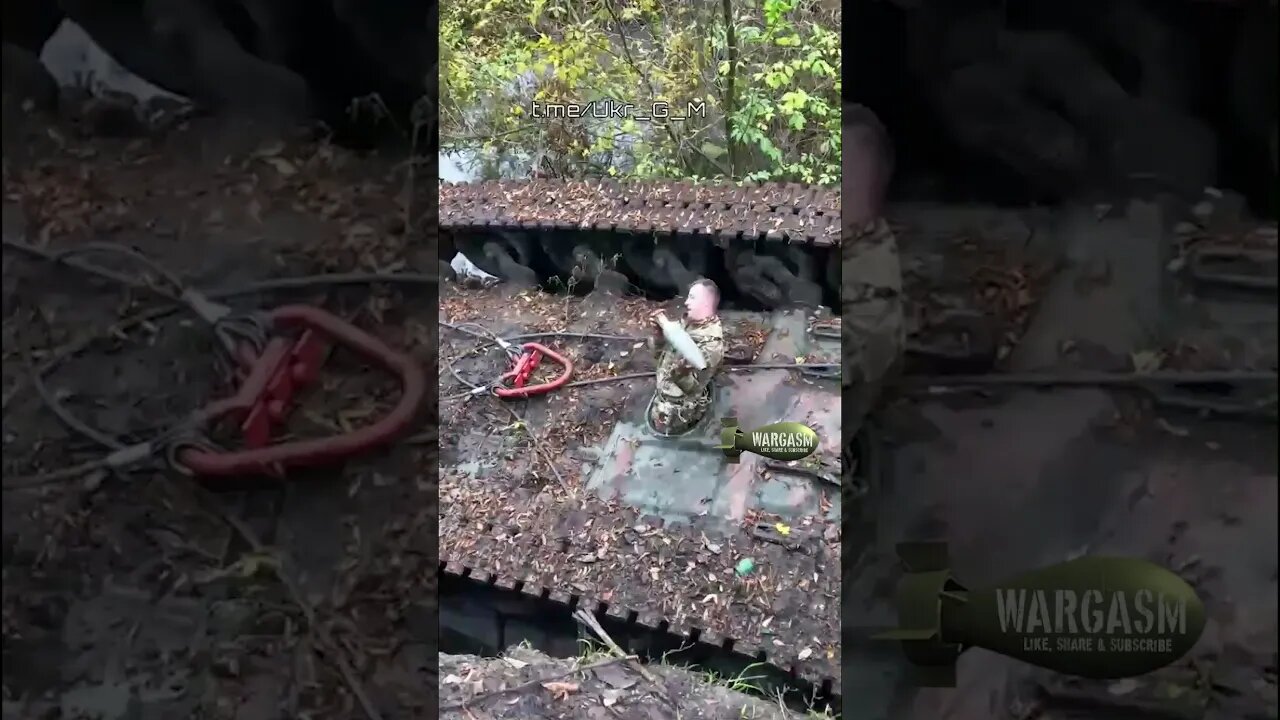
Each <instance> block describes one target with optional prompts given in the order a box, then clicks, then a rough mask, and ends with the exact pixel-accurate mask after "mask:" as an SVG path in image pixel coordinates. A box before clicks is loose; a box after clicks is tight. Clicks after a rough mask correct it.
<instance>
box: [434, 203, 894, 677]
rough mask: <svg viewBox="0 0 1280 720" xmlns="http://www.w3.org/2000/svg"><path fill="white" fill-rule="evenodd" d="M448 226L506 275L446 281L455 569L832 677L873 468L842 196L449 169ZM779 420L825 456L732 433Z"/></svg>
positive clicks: (456, 242)
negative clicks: (847, 387) (860, 443)
mask: <svg viewBox="0 0 1280 720" xmlns="http://www.w3.org/2000/svg"><path fill="white" fill-rule="evenodd" d="M441 225H442V228H443V229H444V230H445V232H446V233H447V234H449V235H451V236H452V242H453V246H452V247H448V248H446V249H445V250H444V252H445V253H451V252H452V251H453V250H454V249H455V248H456V249H459V250H462V251H463V252H464V253H466V254H467V255H468V257H470V258H471V259H472V260H473V261H474V262H475V263H476V264H477V265H479V266H480V267H481V268H482V269H484V270H486V271H488V272H490V273H492V274H494V275H497V276H499V277H501V278H503V279H504V280H505V281H506V282H502V283H499V284H497V285H495V286H491V287H487V288H483V289H476V288H471V289H466V288H463V287H462V286H459V285H453V284H450V285H446V286H445V287H444V288H443V289H442V296H441V309H440V321H441V346H440V352H441V366H442V368H444V370H443V371H442V378H441V391H440V398H441V429H440V432H441V452H442V457H441V487H440V497H441V521H440V522H441V527H440V537H441V560H442V562H443V563H444V566H445V571H446V572H445V575H446V577H445V582H446V584H448V582H450V579H451V578H452V580H453V581H463V580H465V582H468V583H472V584H476V583H479V584H482V585H486V586H489V587H490V588H497V589H505V590H506V591H508V593H509V594H510V595H512V596H513V597H516V596H519V597H521V598H523V599H525V600H527V601H528V602H531V603H534V605H532V606H531V607H536V608H538V609H537V610H536V611H530V612H534V613H536V614H540V615H541V616H542V620H543V621H545V620H546V618H547V617H551V616H555V615H560V616H563V617H564V618H571V616H572V612H571V611H572V610H573V609H576V608H583V609H587V610H590V611H594V612H596V613H597V614H599V615H601V616H602V617H603V618H605V619H606V620H607V621H608V622H610V623H611V625H610V627H611V628H612V629H611V630H610V632H611V634H613V635H614V639H616V640H618V641H619V642H620V643H622V644H623V645H627V646H629V647H631V648H634V649H636V651H637V652H652V651H653V649H654V648H668V649H672V648H676V647H680V646H689V647H701V648H704V649H706V650H707V652H714V653H716V654H719V655H725V654H731V655H734V656H736V657H740V658H744V659H745V662H746V663H751V662H760V663H764V664H766V665H768V666H771V667H772V669H773V670H775V671H776V672H778V673H781V674H783V675H786V676H790V677H792V678H793V679H794V680H795V681H797V682H800V683H802V684H804V685H806V686H808V687H811V688H812V689H813V690H814V691H816V692H819V693H823V694H827V695H836V694H838V693H839V685H840V670H839V667H840V643H839V632H838V631H839V625H840V616H839V597H840V567H841V563H840V553H841V548H840V540H841V533H842V527H841V523H840V522H839V521H840V520H841V517H842V513H844V514H846V515H847V514H848V513H849V508H850V507H851V506H849V505H846V506H845V507H843V508H842V503H841V495H842V492H841V491H842V485H843V486H844V487H845V488H846V489H849V490H852V491H853V493H852V494H853V495H854V496H863V495H865V494H866V492H867V491H868V489H869V488H871V487H872V486H873V485H874V482H873V481H872V480H871V479H870V475H869V471H870V470H872V469H873V468H874V466H875V464H874V463H873V462H867V461H866V460H867V459H869V457H868V458H860V457H858V456H857V454H856V453H855V454H849V453H847V452H844V453H842V442H841V426H840V417H841V416H840V412H841V403H840V397H841V394H840V393H841V387H840V377H841V373H840V369H839V363H840V360H841V320H840V317H839V316H838V315H837V314H835V313H833V312H832V311H831V310H830V309H829V308H830V307H831V304H830V301H831V300H832V299H833V298H835V297H837V296H838V295H837V291H838V289H839V280H840V272H839V266H838V261H839V193H838V191H829V190H816V189H813V188H801V187H798V186H772V187H769V186H762V187H754V188H729V187H724V188H717V187H696V186H691V185H687V184H681V183H652V184H610V183H591V184H588V183H557V182H547V181H533V182H529V183H518V182H495V183H480V184H476V185H461V186H459V185H453V186H445V187H443V188H442V190H441ZM444 244H447V243H444ZM708 280H709V281H710V282H708ZM538 285H541V286H542V287H543V288H549V287H556V286H559V287H565V286H571V287H573V289H574V290H582V292H560V293H551V292H545V291H544V289H539V288H538V287H537V286H538ZM504 351H505V352H504ZM539 361H541V362H539ZM546 365H553V366H555V367H550V368H545V367H544V366H546ZM655 374H656V376H657V380H656V382H655ZM780 422H793V423H799V424H801V425H804V426H806V427H807V428H810V429H811V430H812V431H813V433H814V434H815V435H816V443H815V444H816V448H815V449H814V451H813V452H812V453H811V454H807V455H804V457H802V458H799V459H792V460H787V459H771V458H770V457H766V456H765V455H761V454H755V453H752V452H742V453H736V452H726V451H725V449H724V448H723V447H722V436H723V433H722V431H723V430H725V429H726V428H730V427H733V426H736V427H737V428H740V429H741V431H742V432H746V433H749V432H750V431H751V430H753V429H757V428H762V427H766V426H770V425H772V424H775V423H780ZM730 435H732V433H730ZM776 454H777V453H775V455H776ZM801 454H803V453H796V455H797V456H798V455H801ZM842 455H843V456H842ZM868 455H869V454H868ZM731 456H732V457H731ZM852 465H856V466H857V467H856V468H855V467H852ZM842 475H848V477H844V478H843V482H842ZM846 494H848V493H846ZM853 507H856V505H855V506H853ZM444 604H445V606H447V605H448V603H447V601H446V602H445V603H444ZM446 609H447V607H446ZM569 623H570V625H572V621H571V620H570V621H569ZM526 624H528V625H532V624H534V623H533V622H532V621H530V622H529V623H526ZM529 634H530V633H523V634H522V633H519V632H515V631H512V630H510V624H509V623H508V631H507V634H506V636H503V632H502V631H498V632H497V636H496V637H494V638H493V639H492V640H490V641H489V642H490V644H491V645H494V646H499V648H500V647H501V646H504V645H509V644H513V643H514V642H518V641H519V640H520V639H521V638H527V637H528V635H529ZM534 634H536V633H534Z"/></svg>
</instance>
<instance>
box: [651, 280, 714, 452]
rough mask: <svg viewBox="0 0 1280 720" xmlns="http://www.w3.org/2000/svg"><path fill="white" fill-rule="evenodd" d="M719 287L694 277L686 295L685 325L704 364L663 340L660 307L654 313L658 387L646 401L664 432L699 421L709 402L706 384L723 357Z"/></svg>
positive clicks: (654, 421)
mask: <svg viewBox="0 0 1280 720" xmlns="http://www.w3.org/2000/svg"><path fill="white" fill-rule="evenodd" d="M719 305H720V289H719V288H717V287H716V284H715V283H714V282H712V281H710V280H706V279H701V280H697V281H696V282H694V283H693V285H691V286H690V287H689V294H688V296H687V297H686V298H685V301H684V307H685V318H684V322H683V323H682V324H683V326H684V329H685V331H686V332H687V333H689V337H691V338H693V341H694V343H696V344H697V346H698V349H699V350H701V351H702V357H703V358H705V359H706V361H707V367H706V368H705V369H703V370H698V369H697V368H695V367H694V366H693V365H691V364H690V363H689V361H688V360H686V359H685V358H684V356H682V355H681V354H680V353H678V352H676V350H675V348H672V347H668V346H666V345H665V344H664V340H663V337H662V326H661V324H660V323H661V321H663V320H666V316H665V315H664V314H663V313H662V311H658V312H656V313H654V314H653V322H654V327H655V331H656V335H657V337H656V338H655V347H657V348H658V372H657V381H658V382H657V388H656V390H655V392H654V395H653V400H652V402H650V404H649V421H650V422H651V423H652V424H653V427H654V428H656V429H657V430H658V432H661V433H663V434H665V435H678V434H680V433H683V432H687V431H689V430H690V429H691V428H693V426H695V425H697V424H698V421H699V420H701V419H702V417H703V415H705V414H706V412H707V408H708V407H710V405H711V395H710V393H709V392H708V387H709V386H710V384H711V378H712V377H713V376H714V375H715V374H716V370H718V369H719V368H720V363H721V361H723V360H724V328H723V327H722V326H721V325H720V316H719V314H718V311H719Z"/></svg>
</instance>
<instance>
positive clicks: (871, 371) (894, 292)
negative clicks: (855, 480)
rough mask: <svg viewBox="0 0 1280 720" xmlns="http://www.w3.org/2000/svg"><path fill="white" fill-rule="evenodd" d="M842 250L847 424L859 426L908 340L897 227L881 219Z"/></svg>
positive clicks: (860, 230) (842, 342) (898, 362)
mask: <svg viewBox="0 0 1280 720" xmlns="http://www.w3.org/2000/svg"><path fill="white" fill-rule="evenodd" d="M841 253H842V258H841V266H842V278H841V289H840V302H841V306H842V307H841V320H840V323H841V334H842V337H841V340H840V345H841V351H842V353H843V354H844V359H843V361H842V362H843V365H844V370H843V372H842V374H841V377H842V378H843V380H842V383H843V385H844V388H843V391H842V395H843V397H844V401H843V409H844V413H845V420H844V423H845V428H846V429H852V430H857V429H858V428H859V427H860V426H861V425H862V422H863V421H864V420H865V419H866V416H867V415H868V414H869V413H870V412H871V411H872V410H873V409H874V407H875V404H876V402H877V401H878V400H879V395H880V391H881V390H882V389H883V387H884V385H885V383H886V382H887V381H889V380H891V379H892V376H893V374H894V373H895V372H896V371H898V370H899V369H900V366H901V361H902V354H903V348H904V346H905V344H906V329H905V323H904V317H903V302H902V266H901V263H900V261H899V259H898V244H897V241H896V240H895V239H894V237H893V231H892V230H890V229H889V224H888V223H887V222H885V221H884V219H881V218H878V219H876V220H873V221H871V222H869V223H866V224H864V225H863V226H862V227H860V228H858V229H857V230H856V231H855V233H854V236H853V238H852V241H849V240H846V241H845V242H844V243H843V246H842V248H841ZM850 418H852V422H850Z"/></svg>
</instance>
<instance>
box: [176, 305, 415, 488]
mask: <svg viewBox="0 0 1280 720" xmlns="http://www.w3.org/2000/svg"><path fill="white" fill-rule="evenodd" d="M270 315H271V319H272V321H273V322H274V323H275V325H276V326H277V327H279V328H281V329H299V330H301V331H302V332H301V334H300V335H299V337H298V339H297V340H296V341H290V340H287V339H285V338H282V337H275V338H272V339H271V340H270V341H268V342H267V345H266V347H265V348H264V349H263V351H262V354H261V355H257V356H256V357H254V356H253V355H252V354H248V355H243V356H242V357H241V362H242V369H243V371H244V372H243V377H242V379H241V383H240V387H239V388H238V389H237V390H236V393H235V394H234V395H232V396H231V397H228V398H224V399H222V400H218V401H215V402H213V403H211V404H209V405H208V406H206V407H205V408H204V410H203V411H202V415H201V416H202V419H203V420H204V421H205V422H206V423H212V422H214V421H217V420H221V419H232V420H234V421H236V422H238V423H239V424H240V430H241V433H242V434H243V436H244V440H245V446H246V449H244V450H238V451H233V452H214V451H209V450H205V449H202V448H196V447H188V448H184V449H182V450H181V451H179V452H178V454H177V459H178V462H179V463H180V464H181V465H182V466H184V467H185V468H186V469H188V470H190V471H191V472H192V473H193V474H195V475H198V476H204V477H235V476H244V475H277V476H279V475H283V474H284V472H285V471H286V470H287V469H289V468H295V467H314V466H317V465H325V464H328V463H331V462H335V461H338V460H343V459H346V458H347V457H349V456H351V455H355V454H358V453H362V452H365V451H368V450H371V449H373V448H375V447H379V446H382V445H386V444H387V443H390V442H391V441H393V440H394V439H395V438H396V436H397V435H399V434H400V433H402V432H404V431H405V430H406V429H407V428H408V427H409V425H410V424H411V423H412V422H413V420H414V417H415V416H416V415H417V413H418V409H419V407H420V406H421V405H422V399H423V397H424V396H425V395H426V385H427V383H426V376H425V374H424V372H423V369H422V366H421V364H420V363H418V362H417V361H416V360H414V359H413V358H412V357H410V356H408V355H406V354H404V353H402V352H398V351H396V350H393V349H391V348H390V347H388V346H387V345H386V344H385V343H383V342H382V341H381V340H378V339H377V338H375V337H373V336H372V335H369V334H368V333H366V332H365V331H363V330H361V329H360V328H357V327H355V326H354V325H351V324H350V323H348V322H346V321H345V320H343V319H341V318H339V317H336V316H334V315H332V314H330V313H328V312H325V311H324V310H321V309H320V308H318V307H313V306H310V305H285V306H282V307H279V308H276V309H275V310H273V311H271V314H270ZM331 343H338V344H340V345H344V346H346V347H348V348H350V349H351V350H354V351H356V352H357V353H359V354H360V355H362V356H364V357H365V358H366V359H367V360H369V361H371V362H373V363H376V364H378V365H381V366H382V367H384V368H386V369H387V370H390V371H391V372H392V373H394V374H395V375H396V376H397V377H399V379H400V402H399V403H397V404H396V406H395V408H393V409H392V410H391V411H390V412H388V413H387V414H386V415H385V416H383V417H382V419H381V420H379V421H378V422H376V423H374V424H373V425H369V426H366V427H362V428H358V429H356V430H353V431H351V432H349V433H346V434H344V435H335V436H331V437H327V438H318V439H312V440H297V441H294V442H286V443H279V444H274V445H273V444H270V441H271V433H272V430H273V429H274V427H276V426H278V425H282V424H283V423H284V422H285V420H286V419H287V418H288V416H289V413H290V411H291V410H292V404H293V398H294V395H295V394H296V393H297V392H298V390H299V389H301V388H302V387H305V386H306V385H309V384H310V383H311V382H313V381H314V380H315V379H316V377H318V375H319V373H320V369H321V367H322V366H323V365H324V361H325V358H326V356H327V355H328V352H329V348H330V344H331Z"/></svg>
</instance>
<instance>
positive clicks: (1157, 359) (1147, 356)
mask: <svg viewBox="0 0 1280 720" xmlns="http://www.w3.org/2000/svg"><path fill="white" fill-rule="evenodd" d="M1129 361H1130V362H1132V363H1133V371H1134V372H1137V373H1143V374H1145V373H1152V372H1155V371H1157V370H1159V369H1160V366H1161V365H1163V364H1164V353H1163V352H1161V351H1159V350H1139V351H1138V352H1134V353H1130V354H1129Z"/></svg>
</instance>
